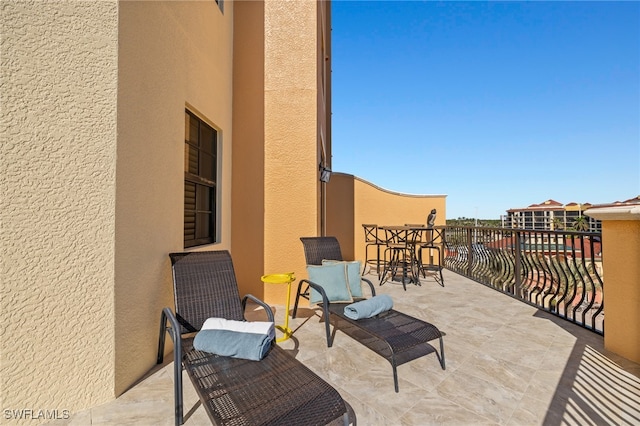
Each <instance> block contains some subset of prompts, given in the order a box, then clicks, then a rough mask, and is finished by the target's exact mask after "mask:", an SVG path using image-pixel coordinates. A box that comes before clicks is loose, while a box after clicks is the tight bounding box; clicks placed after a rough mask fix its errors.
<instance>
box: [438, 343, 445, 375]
mask: <svg viewBox="0 0 640 426" xmlns="http://www.w3.org/2000/svg"><path fill="white" fill-rule="evenodd" d="M438 358H439V359H438V361H440V367H442V369H443V370H446V366H445V361H444V341H443V340H442V336H440V356H439V357H438Z"/></svg>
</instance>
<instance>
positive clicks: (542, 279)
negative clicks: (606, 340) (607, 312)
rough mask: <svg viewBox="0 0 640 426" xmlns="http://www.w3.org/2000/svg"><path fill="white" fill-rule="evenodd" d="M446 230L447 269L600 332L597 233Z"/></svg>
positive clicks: (599, 281) (601, 318)
mask: <svg viewBox="0 0 640 426" xmlns="http://www.w3.org/2000/svg"><path fill="white" fill-rule="evenodd" d="M445 235H446V238H445V241H444V245H443V247H444V250H443V255H444V266H445V267H446V268H447V269H450V270H452V271H454V272H457V273H459V274H461V275H464V276H466V277H469V278H471V279H473V280H475V281H478V282H480V283H482V284H484V285H486V286H488V287H492V288H494V289H496V290H498V291H501V292H503V293H506V294H509V295H511V296H513V297H515V298H517V299H520V300H522V301H524V302H526V303H528V304H531V305H534V306H537V307H538V308H540V309H543V310H545V311H548V312H550V313H552V314H554V315H556V316H558V317H561V318H564V319H566V320H568V321H571V322H573V323H576V324H578V325H581V326H583V327H585V328H587V329H590V330H592V331H594V332H596V333H598V334H603V330H604V328H603V327H604V319H603V318H604V300H603V281H602V277H601V275H600V270H601V268H602V260H601V259H602V258H601V251H602V247H601V241H602V240H601V239H602V237H601V235H600V233H589V232H577V231H566V230H565V231H542V230H525V229H511V228H485V227H461V226H456V227H447V229H446V232H445ZM585 240H586V241H585ZM587 248H588V249H587ZM578 287H580V288H578ZM578 313H580V315H577V314H578Z"/></svg>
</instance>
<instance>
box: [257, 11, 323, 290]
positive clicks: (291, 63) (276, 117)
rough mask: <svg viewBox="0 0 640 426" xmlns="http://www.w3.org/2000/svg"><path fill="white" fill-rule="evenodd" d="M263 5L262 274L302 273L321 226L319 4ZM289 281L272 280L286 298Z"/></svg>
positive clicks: (274, 287)
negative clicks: (310, 241) (305, 242)
mask: <svg viewBox="0 0 640 426" xmlns="http://www.w3.org/2000/svg"><path fill="white" fill-rule="evenodd" d="M264 11H265V34H266V36H265V146H264V187H265V197H264V229H265V231H264V232H265V234H264V235H265V242H264V252H265V263H264V273H277V272H289V271H293V272H296V273H297V275H300V273H301V272H302V271H304V268H305V263H304V255H303V252H302V245H301V243H300V240H299V238H300V237H301V236H304V235H316V234H317V232H318V223H319V222H318V218H319V204H318V188H319V181H318V162H319V160H318V154H317V153H318V139H317V135H318V128H317V126H318V123H317V105H318V103H317V96H318V86H317V81H316V78H317V72H316V66H317V65H316V61H317V53H316V52H317V51H316V48H317V11H318V10H317V5H316V3H315V2H312V1H296V2H283V1H280V0H268V1H266V2H265V5H264ZM284 295H285V288H284V286H274V285H267V287H265V298H266V299H267V300H270V301H278V300H279V301H281V300H282V298H283V297H285V296H284Z"/></svg>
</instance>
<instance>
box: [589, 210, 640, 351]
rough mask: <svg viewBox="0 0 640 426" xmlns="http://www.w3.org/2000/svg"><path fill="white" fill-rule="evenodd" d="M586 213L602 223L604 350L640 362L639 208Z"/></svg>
mask: <svg viewBox="0 0 640 426" xmlns="http://www.w3.org/2000/svg"><path fill="white" fill-rule="evenodd" d="M586 214H587V215H588V216H590V217H593V218H595V219H599V220H601V221H602V268H603V271H604V275H605V278H604V281H605V286H604V300H605V309H606V313H607V319H606V321H605V322H604V345H605V348H606V349H607V350H609V351H612V352H615V353H617V354H619V355H622V356H623V357H625V358H627V359H630V360H631V361H634V362H637V363H640V206H636V207H633V206H631V207H628V206H626V207H613V208H595V209H590V210H587V212H586Z"/></svg>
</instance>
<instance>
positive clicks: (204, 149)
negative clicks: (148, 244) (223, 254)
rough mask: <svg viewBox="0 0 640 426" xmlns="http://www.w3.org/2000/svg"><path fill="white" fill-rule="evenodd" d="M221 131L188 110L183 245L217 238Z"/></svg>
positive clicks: (185, 141)
mask: <svg viewBox="0 0 640 426" xmlns="http://www.w3.org/2000/svg"><path fill="white" fill-rule="evenodd" d="M217 152H218V132H217V131H216V130H215V129H214V128H213V127H211V126H209V125H208V124H207V123H205V122H204V121H202V120H200V119H199V118H198V117H196V116H195V115H193V114H192V113H191V112H189V111H185V136H184V246H185V248H186V247H193V246H198V245H202V244H210V243H213V242H215V240H216V181H217V176H218V167H217V165H218V162H217Z"/></svg>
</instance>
